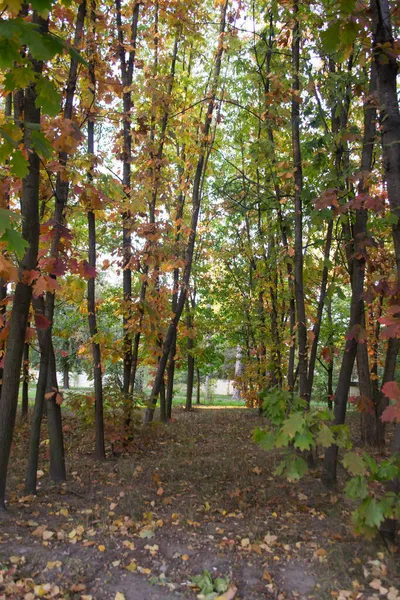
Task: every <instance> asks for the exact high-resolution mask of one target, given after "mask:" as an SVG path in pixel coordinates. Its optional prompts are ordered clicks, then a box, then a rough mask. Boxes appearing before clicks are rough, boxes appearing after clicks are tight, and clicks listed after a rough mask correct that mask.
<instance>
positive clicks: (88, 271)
mask: <svg viewBox="0 0 400 600" xmlns="http://www.w3.org/2000/svg"><path fill="white" fill-rule="evenodd" d="M79 273H80V274H81V275H82V277H84V278H85V279H92V278H93V277H96V269H95V268H94V267H91V266H90V265H89V263H88V261H87V260H82V262H81V263H80V265H79Z"/></svg>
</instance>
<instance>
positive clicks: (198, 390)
mask: <svg viewBox="0 0 400 600" xmlns="http://www.w3.org/2000/svg"><path fill="white" fill-rule="evenodd" d="M200 392H201V381H200V369H199V367H197V368H196V404H200Z"/></svg>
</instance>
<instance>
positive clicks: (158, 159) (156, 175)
mask: <svg viewBox="0 0 400 600" xmlns="http://www.w3.org/2000/svg"><path fill="white" fill-rule="evenodd" d="M155 27H156V32H155V33H156V35H155V57H154V76H157V70H158V31H157V28H158V8H157V15H156V23H155ZM179 38H180V31H179V30H178V31H177V33H176V36H175V42H174V49H173V52H172V59H171V69H170V77H169V85H168V89H167V101H166V109H165V111H164V114H163V117H162V120H161V131H160V141H159V144H158V150H157V153H156V156H153V155H152V156H151V160H152V161H155V167H154V166H152V167H151V170H152V173H153V177H152V179H153V182H152V186H153V190H152V198H151V203H150V210H149V223H150V224H151V225H153V226H154V225H155V211H156V204H157V196H158V188H159V184H160V174H161V165H162V159H163V155H164V144H165V136H166V132H167V125H168V119H169V114H170V113H169V101H170V99H171V95H172V90H173V86H174V81H175V69H176V61H177V58H178V47H179ZM153 121H154V119H153ZM154 140H155V123H154V122H153V124H152V131H151V141H152V144H154ZM178 174H179V178H180V176H181V171H180V169H178ZM184 201H185V196H184V194H183V193H181V194H180V195H179V200H178V208H177V213H178V214H177V217H176V221H178V219H180V218H182V211H183V205H184ZM179 232H180V227H178V233H177V238H178V241H179ZM145 251H146V253H151V252H152V243H150V242H149V243H146V248H145ZM148 273H149V266H148V265H147V264H146V265H145V268H144V273H143V282H142V286H141V289H140V295H139V326H138V331H137V332H136V334H135V337H134V341H133V351H132V366H131V384H130V385H131V387H130V389H131V390H133V388H134V385H135V377H136V371H137V362H138V358H139V344H140V337H141V326H142V321H143V316H144V301H145V298H146V294H147V287H148V282H147V275H148ZM177 273H178V274H179V270H177V269H175V270H174V293H173V297H172V311H173V312H174V311H175V307H176V305H177V294H178V287H177V282H176V279H177V277H178V275H177ZM171 350H173V352H171V353H170V359H169V367H168V372H169V376H168V381H169V377H170V376H171V377H172V379H171V383H170V384H168V389H167V416H168V418H169V419H170V418H171V412H172V396H171V389H172V391H173V375H174V372H175V352H176V333H175V336H174V341H173V343H172V348H171ZM171 386H172V388H171Z"/></svg>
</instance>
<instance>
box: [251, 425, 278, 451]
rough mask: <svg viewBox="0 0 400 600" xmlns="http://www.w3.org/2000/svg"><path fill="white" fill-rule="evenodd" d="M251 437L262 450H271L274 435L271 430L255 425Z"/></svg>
mask: <svg viewBox="0 0 400 600" xmlns="http://www.w3.org/2000/svg"><path fill="white" fill-rule="evenodd" d="M253 439H254V441H255V442H256V443H257V444H259V445H260V446H261V448H263V449H264V450H272V448H273V447H274V446H275V440H276V436H275V434H274V433H273V432H272V431H264V430H263V429H260V428H259V427H257V428H256V429H255V430H254V432H253Z"/></svg>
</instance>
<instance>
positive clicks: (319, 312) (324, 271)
mask: <svg viewBox="0 0 400 600" xmlns="http://www.w3.org/2000/svg"><path fill="white" fill-rule="evenodd" d="M332 233H333V217H332V218H331V219H330V221H329V223H328V229H327V233H326V241H325V251H324V266H323V269H322V277H321V287H320V292H319V299H318V308H317V316H316V321H315V325H314V327H313V334H314V338H313V341H312V344H311V351H310V362H309V364H308V377H307V380H308V402H309V403H310V402H311V396H312V389H313V383H314V373H315V361H316V359H317V351H318V342H319V334H320V331H321V324H322V315H323V312H324V305H325V298H326V291H327V285H328V276H329V266H328V263H329V257H330V253H331V246H332Z"/></svg>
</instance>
